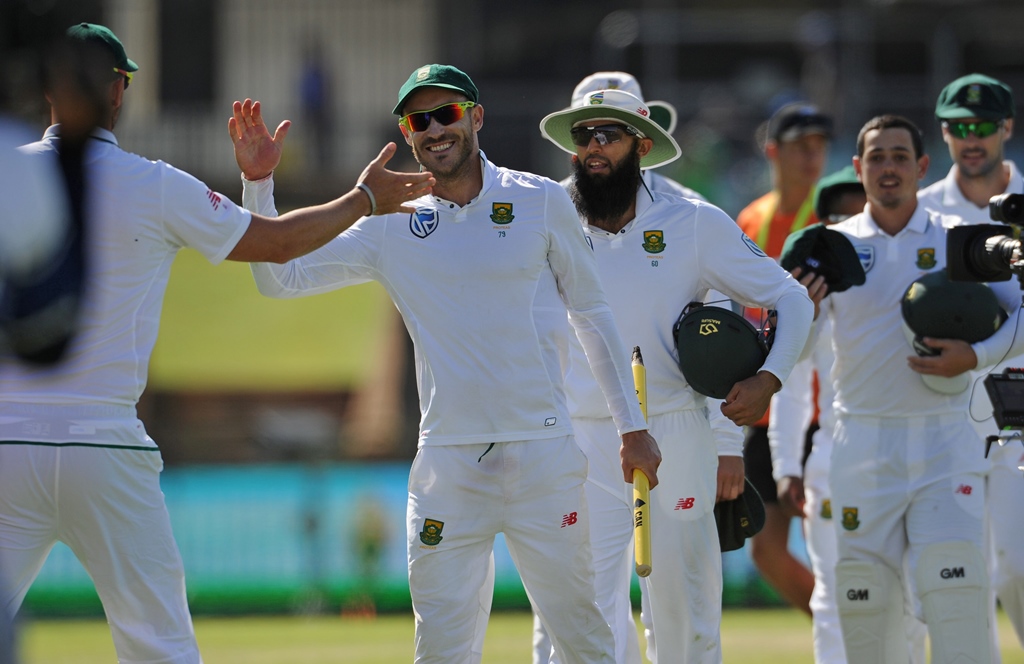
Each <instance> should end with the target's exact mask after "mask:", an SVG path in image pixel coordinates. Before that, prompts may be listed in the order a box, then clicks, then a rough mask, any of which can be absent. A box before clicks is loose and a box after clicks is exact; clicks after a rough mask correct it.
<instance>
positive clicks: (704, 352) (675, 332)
mask: <svg viewBox="0 0 1024 664" xmlns="http://www.w3.org/2000/svg"><path fill="white" fill-rule="evenodd" d="M773 332H774V330H771V329H770V328H768V329H766V330H763V331H758V330H757V329H756V328H755V327H754V326H753V325H751V324H750V323H749V322H748V321H747V320H746V319H745V318H744V317H743V316H741V315H739V314H737V313H733V312H732V311H731V310H729V309H723V308H722V307H714V306H704V305H703V304H702V303H700V302H691V303H690V304H689V305H687V307H686V309H684V310H683V313H682V314H681V315H680V317H679V320H678V321H677V322H676V324H675V327H674V328H673V329H672V336H673V338H674V339H675V342H676V353H678V355H679V368H680V369H681V370H682V372H683V377H684V378H686V382H687V383H689V384H690V387H692V388H693V389H694V390H696V391H697V392H700V393H701V394H703V395H705V396H709V397H714V398H715V399H724V398H725V397H726V395H727V394H729V390H731V389H732V386H733V385H735V384H736V383H738V382H739V381H741V380H744V379H746V378H750V377H751V376H753V375H754V374H756V373H757V372H758V370H760V369H761V366H762V365H763V364H764V361H765V358H767V357H768V351H769V350H770V349H771V342H772V338H773Z"/></svg>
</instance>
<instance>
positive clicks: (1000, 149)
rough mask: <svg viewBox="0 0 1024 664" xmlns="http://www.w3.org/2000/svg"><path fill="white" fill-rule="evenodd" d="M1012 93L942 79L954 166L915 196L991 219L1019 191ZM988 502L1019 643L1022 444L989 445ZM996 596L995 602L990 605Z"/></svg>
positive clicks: (1022, 186)
mask: <svg viewBox="0 0 1024 664" xmlns="http://www.w3.org/2000/svg"><path fill="white" fill-rule="evenodd" d="M1014 111H1015V109H1014V103H1013V92H1012V91H1011V90H1010V88H1009V87H1008V86H1007V85H1006V84H1004V83H1002V82H1001V81H997V80H995V79H993V78H990V77H988V76H984V75H981V74H971V75H968V76H964V77H961V78H958V79H957V80H955V81H953V82H952V83H950V84H949V85H947V86H946V87H945V88H944V89H943V91H942V93H940V95H939V98H938V100H937V102H936V105H935V115H936V117H937V118H938V119H939V120H940V122H941V123H942V140H944V141H945V142H946V144H947V145H948V146H949V155H950V157H952V159H953V166H952V168H950V169H949V173H948V174H947V175H946V177H945V178H943V179H942V180H939V181H938V182H936V183H934V184H932V185H930V186H928V187H926V188H924V189H922V190H921V191H920V192H918V195H917V200H918V201H919V202H920V204H921V205H923V206H925V207H926V208H928V209H930V210H935V211H936V212H940V213H941V214H943V215H944V216H946V217H947V218H948V219H949V220H950V222H951V223H953V224H993V223H999V222H994V221H992V219H991V217H990V215H989V209H988V204H989V199H991V198H992V197H993V196H999V195H1001V194H1022V193H1024V179H1022V178H1021V174H1020V171H1019V170H1018V169H1017V166H1016V164H1014V163H1013V162H1012V161H1010V160H1009V159H1004V155H1005V145H1006V142H1007V141H1008V140H1010V138H1011V137H1012V136H1013V116H1014ZM1022 363H1024V356H1021V355H1016V356H1014V357H1012V358H1010V359H1008V360H1005V361H1003V362H1000V363H999V364H998V365H997V366H996V367H995V368H993V369H992V371H1002V370H1003V368H1005V367H1007V366H1012V367H1019V366H1021V365H1022ZM986 373H988V372H980V373H977V374H975V375H973V376H972V378H973V380H972V381H971V384H972V386H977V389H974V390H972V392H973V396H972V399H971V409H970V413H971V422H972V423H973V424H974V428H975V430H976V431H977V432H978V434H979V435H980V436H981V437H982V438H985V437H986V436H990V435H995V434H996V433H997V431H996V429H997V427H996V426H995V421H994V420H993V418H992V403H991V401H989V398H988V394H987V393H986V391H985V389H984V388H983V387H982V386H981V380H982V379H983V377H984V375H985V374H986ZM989 459H990V461H991V462H992V469H991V471H990V472H989V475H988V493H987V494H986V498H987V500H988V505H987V508H986V519H987V523H986V525H987V530H988V542H987V544H988V546H989V552H990V556H989V557H990V560H989V562H990V563H991V564H992V573H993V577H992V588H993V590H994V591H995V594H996V595H997V596H998V597H999V602H1000V603H1001V604H1002V607H1003V609H1004V610H1005V611H1006V615H1007V616H1008V617H1009V618H1010V622H1011V623H1012V624H1013V628H1014V630H1015V631H1016V632H1017V639H1018V640H1019V641H1020V642H1021V643H1022V644H1024V528H1020V527H1019V526H1018V524H1019V522H1020V517H1019V513H1018V509H1017V508H1018V506H1019V505H1021V504H1024V478H1022V477H1021V471H1020V470H1019V466H1020V465H1021V464H1024V449H1021V446H1020V444H1019V443H1016V442H1011V443H1010V444H1008V445H1006V446H998V445H993V446H992V450H991V452H990V454H989ZM994 607H995V602H994V601H993V602H992V608H993V610H994Z"/></svg>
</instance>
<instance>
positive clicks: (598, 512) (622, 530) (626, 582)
mask: <svg viewBox="0 0 1024 664" xmlns="http://www.w3.org/2000/svg"><path fill="white" fill-rule="evenodd" d="M572 428H573V431H574V432H575V434H576V442H577V444H579V446H580V449H581V450H583V453H584V454H586V455H587V464H588V468H587V482H586V484H585V485H584V488H585V492H586V496H587V511H588V512H589V513H590V548H591V553H592V556H593V559H594V586H595V588H596V591H597V605H598V607H600V609H601V613H602V615H604V618H605V620H607V621H608V625H609V626H610V627H611V628H612V634H613V635H614V638H615V661H616V663H617V664H640V662H641V658H640V640H639V638H638V637H637V634H636V621H634V620H633V604H632V602H631V600H630V596H629V592H630V584H631V582H632V580H633V570H634V568H635V563H634V559H633V505H632V502H633V485H632V484H628V483H627V482H626V481H625V480H623V478H622V462H621V461H620V458H619V448H620V447H621V445H622V438H621V437H620V436H619V434H618V431H617V430H616V428H615V423H614V422H613V421H612V419H611V418H610V417H609V418H601V419H592V418H574V419H573V421H572ZM533 661H534V664H548V662H550V663H551V664H559V661H558V657H557V656H556V655H555V654H554V653H553V652H552V650H551V639H549V638H548V636H547V633H546V632H545V631H544V625H543V624H542V623H541V622H540V619H539V618H538V617H537V616H536V615H534V619H533Z"/></svg>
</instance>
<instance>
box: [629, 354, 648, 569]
mask: <svg viewBox="0 0 1024 664" xmlns="http://www.w3.org/2000/svg"><path fill="white" fill-rule="evenodd" d="M633 386H634V387H635V388H636V398H637V399H638V400H639V401H640V411H641V412H642V413H643V414H644V419H645V420H646V419H647V368H646V367H644V357H643V355H641V354H640V346H633ZM649 502H651V484H650V480H648V479H647V475H645V474H644V471H642V470H640V469H639V468H634V469H633V532H634V537H633V553H634V556H635V558H636V575H637V576H641V577H644V576H647V575H649V574H650V573H651V521H650V514H649V512H648V509H647V508H648V505H647V504H648V503H649Z"/></svg>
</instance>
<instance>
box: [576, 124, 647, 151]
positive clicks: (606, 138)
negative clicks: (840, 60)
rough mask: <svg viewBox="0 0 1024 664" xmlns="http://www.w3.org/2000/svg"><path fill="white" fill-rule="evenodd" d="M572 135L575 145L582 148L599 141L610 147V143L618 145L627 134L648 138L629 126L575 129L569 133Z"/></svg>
mask: <svg viewBox="0 0 1024 664" xmlns="http://www.w3.org/2000/svg"><path fill="white" fill-rule="evenodd" d="M569 133H570V134H572V142H573V145H575V146H577V147H581V148H585V147H587V146H588V145H590V141H591V140H593V139H595V138H596V139H597V142H598V143H600V144H601V145H608V144H609V143H618V142H619V141H621V140H622V137H623V136H625V135H626V134H629V135H630V136H639V137H640V138H646V136H644V134H643V132H641V131H640V130H639V129H637V128H636V127H630V126H629V125H601V126H600V127H574V128H573V129H571V130H570V131H569Z"/></svg>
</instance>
